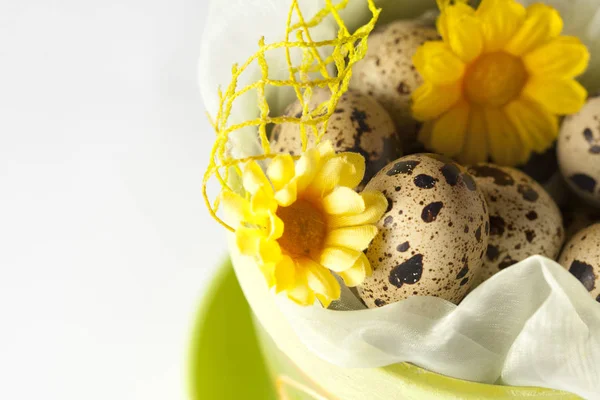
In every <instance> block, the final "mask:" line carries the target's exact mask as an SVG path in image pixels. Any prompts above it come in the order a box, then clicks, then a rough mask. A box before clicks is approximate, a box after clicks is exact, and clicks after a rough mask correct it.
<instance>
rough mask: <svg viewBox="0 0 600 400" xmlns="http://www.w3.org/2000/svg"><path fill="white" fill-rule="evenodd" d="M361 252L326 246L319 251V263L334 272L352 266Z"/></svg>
mask: <svg viewBox="0 0 600 400" xmlns="http://www.w3.org/2000/svg"><path fill="white" fill-rule="evenodd" d="M361 254H362V252H360V251H357V250H351V249H347V248H342V247H326V248H325V249H323V251H322V252H321V259H320V260H319V264H321V265H322V266H324V267H326V268H329V269H330V270H332V271H334V272H342V271H345V270H347V269H348V268H350V267H352V266H353V265H354V263H355V262H356V260H357V259H358V257H360V255H361Z"/></svg>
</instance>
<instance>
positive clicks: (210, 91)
mask: <svg viewBox="0 0 600 400" xmlns="http://www.w3.org/2000/svg"><path fill="white" fill-rule="evenodd" d="M300 3H301V6H302V8H303V10H304V11H305V13H306V15H308V16H310V15H311V13H314V12H315V11H316V10H319V9H320V8H321V7H322V6H323V4H322V1H321V0H301V1H300ZM376 3H377V4H378V5H380V6H382V7H383V9H384V12H383V14H382V16H383V18H384V19H392V18H397V17H401V16H405V17H406V16H415V15H418V14H420V13H422V12H424V11H426V10H427V9H428V8H429V9H431V8H434V7H435V2H434V1H433V0H430V1H429V0H427V1H426V0H403V1H400V0H388V1H378V2H376ZM547 3H550V4H553V5H557V6H559V9H560V10H561V11H562V12H563V15H564V16H565V17H566V24H565V25H566V26H567V27H570V26H577V25H578V23H575V22H571V21H570V20H569V18H570V17H571V16H572V15H575V16H578V17H581V18H583V15H584V14H585V13H584V14H581V10H577V11H575V10H570V8H569V7H573V8H576V7H579V6H583V5H585V6H586V7H587V8H586V9H588V10H589V11H590V13H589V15H587V16H586V21H595V20H596V19H598V17H597V15H598V12H597V11H596V9H597V8H598V6H599V3H600V2H599V1H591V0H588V1H584V0H580V1H576V0H575V1H573V0H570V1H567V0H554V1H552V0H550V1H547ZM289 5H290V0H233V1H220V0H214V1H213V2H212V6H211V10H210V14H209V15H208V17H207V18H208V24H207V30H206V32H205V35H204V39H203V43H202V49H201V58H200V72H199V78H200V79H199V80H200V86H201V91H202V95H203V97H204V101H205V103H206V106H207V108H208V111H209V112H210V113H212V114H213V115H214V112H215V111H216V108H217V105H218V96H217V90H216V89H217V86H218V85H221V86H223V87H225V86H226V85H227V84H228V83H229V81H230V78H231V69H230V66H231V65H232V64H233V63H234V62H238V63H242V62H244V61H245V60H246V58H247V57H249V56H250V55H251V54H253V53H254V52H255V51H256V49H257V42H258V39H259V38H260V36H265V40H266V42H267V43H269V42H274V41H279V40H281V39H282V34H283V32H284V22H285V18H286V16H287V11H288V8H289ZM592 10H593V12H591V11H592ZM366 16H367V9H366V7H365V2H364V1H362V0H350V4H349V8H348V10H347V11H346V12H345V13H344V18H345V20H346V21H347V22H348V23H349V24H350V25H352V24H356V23H358V22H359V21H361V20H364V19H365V18H366ZM573 18H575V17H573ZM596 25H597V24H596ZM582 29H584V28H583V27H582ZM585 29H587V31H588V34H589V36H590V37H595V34H596V32H595V31H594V29H598V30H600V28H598V27H597V26H596V27H594V26H593V24H588V25H587V28H585ZM335 32H336V27H335V25H334V24H333V23H331V24H330V25H328V23H327V22H325V23H324V25H323V26H321V27H319V31H318V32H317V35H322V36H321V37H332V35H334V34H335ZM584 40H585V38H584ZM591 49H592V51H593V50H594V48H593V47H592V48H591ZM593 57H595V54H593ZM267 60H268V62H269V64H270V66H271V74H272V75H271V77H279V78H281V77H284V76H285V75H286V74H287V71H286V69H285V67H284V66H285V64H284V60H283V59H281V58H279V57H277V55H275V56H271V57H268V58H267ZM594 72H595V71H592V72H590V74H589V76H593V74H594ZM258 78H259V71H258V70H257V69H251V70H249V71H248V72H247V73H245V74H244V75H243V76H242V79H241V80H240V87H241V86H242V85H244V84H247V83H250V82H253V81H255V80H256V79H258ZM291 95H292V93H289V92H285V91H270V92H268V97H269V100H270V102H271V104H276V105H278V107H279V109H281V108H283V107H285V105H287V104H288V103H289V101H290V100H291V97H290V96H291ZM257 114H258V111H257V109H256V93H252V92H249V94H248V95H245V96H244V97H243V98H242V99H240V102H238V103H237V104H236V105H235V106H234V108H233V117H234V121H235V122H239V121H242V120H245V119H248V118H253V117H255V116H256V115H257ZM231 142H232V146H233V150H234V153H235V154H236V155H238V156H247V155H252V154H256V152H258V151H260V147H259V146H258V144H257V139H256V131H253V130H252V129H248V130H245V131H243V132H239V133H237V134H236V135H235V136H234V137H233V138H232V140H231ZM277 301H278V302H279V305H280V307H281V308H282V309H283V311H284V314H285V315H286V316H287V318H288V320H289V323H290V324H291V325H292V327H293V328H294V330H295V332H296V333H297V335H298V337H299V338H300V340H302V342H303V343H304V344H305V345H306V346H307V347H308V348H309V349H311V350H312V351H313V352H315V353H316V354H317V355H319V356H320V357H321V358H323V359H325V360H327V361H329V362H331V363H333V364H335V365H338V366H342V367H349V368H357V367H361V368H369V367H380V366H385V365H389V364H393V363H397V362H402V361H408V362H412V363H414V364H416V365H419V366H421V367H424V368H426V369H428V370H431V371H434V372H438V373H441V374H444V375H448V376H452V377H456V378H460V379H465V380H471V381H478V382H486V383H497V384H503V385H514V386H540V387H547V388H553V389H559V390H566V391H569V392H572V393H575V394H578V395H579V396H581V397H583V398H587V399H600V304H599V303H597V302H596V301H594V299H592V298H591V297H590V295H589V293H588V292H587V291H586V290H585V289H584V287H583V286H582V285H581V283H580V282H579V281H577V280H576V279H575V278H574V277H573V276H572V275H571V274H570V273H569V272H568V271H566V270H565V269H564V268H562V267H561V266H560V265H558V264H557V263H555V262H554V261H551V260H549V259H546V258H544V257H540V256H534V257H531V258H529V259H527V260H525V261H522V262H521V263H519V264H516V265H514V266H512V267H510V268H508V269H506V270H504V271H502V272H501V273H499V274H497V275H495V276H494V277H493V278H491V279H489V280H488V281H486V282H484V283H483V284H482V285H480V286H479V287H478V288H477V289H475V290H474V291H472V292H471V293H470V294H469V295H468V296H467V297H466V298H465V299H464V300H463V301H462V302H461V303H460V305H459V306H456V305H454V304H451V303H449V302H447V301H445V300H442V299H439V298H434V297H413V298H409V299H407V300H404V301H401V302H398V303H394V304H389V305H387V306H385V307H382V308H379V309H371V310H368V309H364V306H363V305H362V303H361V302H359V301H358V300H357V299H356V297H354V295H353V294H352V293H351V292H350V291H349V290H348V289H346V290H344V293H343V296H342V299H341V300H340V301H338V302H336V303H335V304H334V306H333V309H329V310H325V309H322V308H321V307H319V306H317V305H315V306H312V307H305V308H303V307H299V306H296V305H295V304H293V303H291V302H290V301H289V300H287V299H285V298H282V297H277Z"/></svg>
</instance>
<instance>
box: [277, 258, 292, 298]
mask: <svg viewBox="0 0 600 400" xmlns="http://www.w3.org/2000/svg"><path fill="white" fill-rule="evenodd" d="M274 277H275V282H276V284H275V292H276V293H279V292H282V291H285V290H290V289H292V288H293V287H294V283H295V281H296V266H295V264H294V260H292V258H291V257H289V256H283V257H282V258H281V260H280V261H279V262H278V263H277V265H276V266H275V271H274Z"/></svg>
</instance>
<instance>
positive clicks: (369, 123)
mask: <svg viewBox="0 0 600 400" xmlns="http://www.w3.org/2000/svg"><path fill="white" fill-rule="evenodd" d="M330 95H331V92H330V91H329V90H326V89H316V90H315V91H314V93H313V96H312V97H311V100H310V102H309V107H311V108H312V109H315V108H316V107H318V106H319V104H321V103H323V102H325V101H327V100H328V99H329V97H330ZM285 114H286V115H289V116H295V117H297V118H299V117H301V116H302V106H301V105H300V102H299V101H296V102H294V103H292V104H291V105H290V106H289V107H288V108H287V110H286V112H285ZM300 135H301V133H300V127H299V125H298V124H292V123H284V124H280V125H277V126H276V127H275V128H274V129H273V132H272V134H271V151H272V152H274V153H287V152H289V153H290V154H292V155H294V154H300V153H301V152H302V140H301V136H300ZM307 136H308V144H307V148H310V147H312V146H314V143H315V135H314V134H313V133H312V130H310V129H307ZM321 140H330V141H331V143H332V144H333V147H334V149H335V150H336V151H338V152H340V151H353V152H356V153H360V154H362V155H363V156H364V157H365V160H366V171H365V176H364V178H363V181H362V184H361V187H362V185H364V184H365V183H366V182H367V181H368V180H369V179H370V178H371V177H373V175H375V173H376V172H377V171H379V170H380V169H381V168H382V167H383V166H384V165H386V164H387V163H389V162H390V161H391V160H394V159H396V158H398V157H399V156H400V155H401V154H402V147H401V144H400V142H399V141H398V139H397V134H396V128H395V126H394V123H393V121H392V119H391V117H390V116H389V114H388V113H387V111H386V110H385V109H384V108H383V107H382V106H381V105H380V104H379V103H377V101H376V100H375V99H373V98H372V97H370V96H367V95H363V94H360V93H358V92H356V91H352V90H349V91H347V92H346V93H344V94H343V95H342V97H340V99H339V101H338V104H337V107H336V109H335V111H334V113H333V115H332V116H331V118H330V119H329V123H328V125H327V131H326V132H325V134H324V135H323V137H322V138H321Z"/></svg>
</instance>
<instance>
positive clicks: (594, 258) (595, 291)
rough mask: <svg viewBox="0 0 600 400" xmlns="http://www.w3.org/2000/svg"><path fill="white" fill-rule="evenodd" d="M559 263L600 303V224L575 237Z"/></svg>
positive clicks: (567, 246)
mask: <svg viewBox="0 0 600 400" xmlns="http://www.w3.org/2000/svg"><path fill="white" fill-rule="evenodd" d="M558 262H559V263H560V265H562V266H563V267H565V268H566V269H568V270H569V272H570V273H572V274H573V275H574V276H575V277H576V278H577V279H579V280H580V281H581V283H582V284H583V286H585V288H586V289H587V290H588V292H590V294H591V295H592V297H593V298H594V299H596V301H597V302H599V303H600V224H595V225H592V226H589V227H587V228H586V229H584V230H582V231H580V232H579V233H577V234H576V235H575V236H573V238H572V239H571V240H570V241H569V242H568V243H567V244H566V245H565V248H564V250H563V252H562V254H561V255H560V259H559V260H558Z"/></svg>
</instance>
